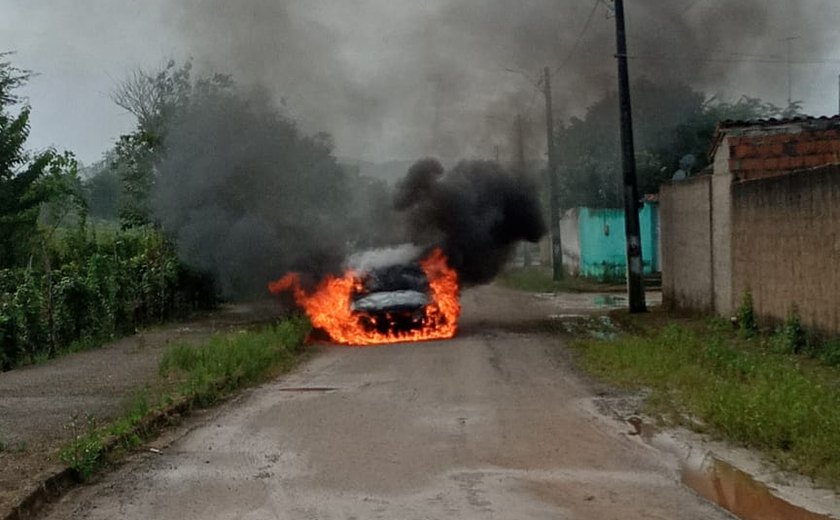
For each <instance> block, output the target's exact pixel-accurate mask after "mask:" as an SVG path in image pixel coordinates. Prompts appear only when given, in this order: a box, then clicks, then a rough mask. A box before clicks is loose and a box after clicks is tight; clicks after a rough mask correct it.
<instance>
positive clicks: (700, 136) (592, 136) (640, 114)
mask: <svg viewBox="0 0 840 520" xmlns="http://www.w3.org/2000/svg"><path fill="white" fill-rule="evenodd" d="M631 90H632V99H633V126H634V134H635V141H636V161H637V175H638V182H639V191H640V193H643V194H655V193H658V192H659V186H660V185H661V184H662V183H663V182H665V181H667V180H670V179H671V178H672V177H673V175H674V174H675V173H676V172H677V171H678V170H683V172H684V173H685V174H687V175H692V174H697V173H699V172H701V171H702V170H704V169H705V168H706V167H708V166H709V157H708V153H709V150H710V147H711V144H712V140H713V138H714V134H715V129H716V128H717V124H718V123H719V122H721V121H725V120H730V119H731V120H739V121H746V120H754V119H766V118H779V117H792V116H797V115H800V114H801V103H800V102H794V103H792V104H791V106H789V107H785V108H781V107H777V106H775V105H773V104H771V103H767V102H764V101H762V100H760V99H758V98H753V97H749V96H744V97H741V98H740V99H738V100H737V101H734V102H731V101H726V100H724V99H721V98H719V97H717V96H712V97H709V96H707V95H705V94H704V93H702V92H699V91H697V90H695V89H693V88H692V87H690V86H689V85H685V84H679V83H656V82H653V81H651V80H649V79H646V78H641V79H639V80H637V81H636V82H634V84H633V85H632V89H631ZM555 150H556V154H557V159H558V160H557V164H558V166H557V175H558V180H559V186H560V187H561V189H560V193H561V196H560V198H561V206H562V207H564V208H572V207H581V206H584V207H594V208H619V207H623V204H624V201H623V194H622V181H621V162H620V161H621V152H620V141H619V132H618V94H617V93H616V92H614V91H613V92H610V93H608V94H606V95H605V96H604V97H602V98H601V99H599V100H598V101H596V102H595V103H593V104H592V105H591V106H589V107H588V109H587V110H586V112H585V114H584V115H583V116H582V117H573V118H570V119H569V120H567V121H564V122H563V123H562V124H561V125H560V126H559V128H557V130H556V132H555Z"/></svg>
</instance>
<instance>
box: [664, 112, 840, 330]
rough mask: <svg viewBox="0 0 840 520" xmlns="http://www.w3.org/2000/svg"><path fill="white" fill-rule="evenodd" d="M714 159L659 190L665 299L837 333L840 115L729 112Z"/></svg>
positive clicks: (690, 306) (839, 310)
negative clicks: (793, 316) (733, 117)
mask: <svg viewBox="0 0 840 520" xmlns="http://www.w3.org/2000/svg"><path fill="white" fill-rule="evenodd" d="M710 159H711V162H712V166H713V167H712V172H711V174H710V175H703V176H698V177H695V178H690V179H687V180H685V181H680V182H670V183H666V184H664V185H663V186H662V189H661V191H660V221H661V243H662V284H663V301H664V303H665V304H666V305H669V306H673V307H681V308H688V309H695V310H705V311H713V312H715V313H718V314H720V315H723V316H731V315H733V314H734V313H735V311H736V309H737V307H738V305H739V304H740V302H741V300H742V298H743V295H744V294H745V293H746V292H747V291H749V292H750V293H751V294H752V296H753V301H754V308H755V311H756V313H757V314H758V315H759V316H760V317H763V318H765V319H766V320H767V321H781V320H784V319H785V318H786V316H787V315H788V313H790V312H791V310H792V309H794V308H795V309H797V312H799V313H800V315H801V318H802V321H803V323H804V324H806V325H808V326H810V327H811V328H812V329H815V330H820V331H826V332H829V333H840V269H837V266H838V265H840V116H838V117H821V118H794V119H784V120H762V121H726V122H723V123H721V124H720V125H719V126H718V129H717V134H716V137H715V140H714V144H713V146H712V150H711V156H710Z"/></svg>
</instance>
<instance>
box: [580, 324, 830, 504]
mask: <svg viewBox="0 0 840 520" xmlns="http://www.w3.org/2000/svg"><path fill="white" fill-rule="evenodd" d="M658 313H660V315H659V316H652V317H650V316H646V317H640V318H638V320H636V319H635V318H628V317H627V315H626V314H623V315H621V316H618V320H617V321H618V322H619V323H622V322H623V323H627V322H628V321H630V322H633V321H634V320H635V321H636V323H635V325H636V327H634V328H633V332H631V333H626V334H622V335H620V336H619V337H618V338H617V339H614V340H611V341H601V340H581V341H577V342H575V346H576V348H577V349H579V352H580V354H581V356H580V357H581V361H582V364H583V366H584V368H585V369H587V370H588V371H590V372H591V373H593V374H595V375H596V376H598V377H599V378H602V379H604V380H606V381H609V382H611V383H613V384H616V385H618V386H621V387H624V388H628V389H637V388H641V387H646V388H649V389H650V390H651V391H652V393H651V397H650V399H649V400H648V403H647V406H648V410H647V411H648V412H649V413H651V414H652V415H654V416H656V417H658V418H660V419H661V420H663V422H665V423H667V424H677V425H682V426H686V427H689V428H692V429H694V430H697V431H700V432H703V433H708V434H710V435H712V436H713V437H715V438H719V439H725V440H728V441H730V442H734V443H737V444H740V445H743V446H745V447H749V448H755V449H758V450H761V451H763V452H764V453H766V454H767V455H769V457H770V458H771V459H772V460H773V461H774V462H776V463H777V464H778V465H779V466H780V467H781V468H782V469H785V470H790V471H796V472H799V473H801V474H803V475H807V476H809V477H812V478H814V479H815V480H817V481H819V482H821V483H826V484H828V485H831V486H833V487H835V488H837V487H840V449H838V446H840V368H838V367H836V366H834V367H833V366H830V365H828V364H826V363H825V362H822V361H820V360H818V359H814V358H809V357H805V356H802V355H798V354H794V353H792V352H791V351H790V349H789V341H790V338H789V336H790V332H789V331H786V330H785V329H784V328H781V329H779V330H777V332H775V333H774V334H769V335H768V334H764V335H755V336H753V337H750V338H747V337H745V336H744V335H742V334H738V333H737V332H736V331H735V330H734V329H733V327H732V325H731V324H730V323H728V322H725V321H722V320H711V321H709V320H698V319H696V318H695V319H690V318H686V317H683V318H681V319H680V323H679V324H677V323H670V324H665V325H663V324H662V323H663V321H664V320H663V316H664V315H665V314H664V313H663V312H662V311H658ZM616 314H617V315H618V314H619V313H616ZM830 352H831V353H832V354H831V355H835V354H836V350H831V351H830Z"/></svg>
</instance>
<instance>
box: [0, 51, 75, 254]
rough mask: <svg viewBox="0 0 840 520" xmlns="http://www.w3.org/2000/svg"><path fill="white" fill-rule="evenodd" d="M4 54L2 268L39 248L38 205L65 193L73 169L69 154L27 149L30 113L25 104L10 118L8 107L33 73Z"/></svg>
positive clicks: (0, 96) (0, 99) (0, 101)
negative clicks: (16, 66) (14, 64)
mask: <svg viewBox="0 0 840 520" xmlns="http://www.w3.org/2000/svg"><path fill="white" fill-rule="evenodd" d="M8 55H9V54H8V53H0V269H4V268H10V267H14V266H18V265H22V264H24V263H26V262H27V261H30V259H31V257H32V254H33V251H34V250H36V249H37V247H38V242H39V240H38V238H39V229H38V218H39V216H40V214H41V207H42V205H43V204H44V203H45V202H47V201H49V200H51V199H57V198H59V195H61V194H62V193H65V192H66V191H67V190H68V186H69V183H68V182H67V180H66V179H65V177H67V176H69V177H72V175H73V172H74V171H75V161H74V160H73V158H72V155H70V154H63V155H61V154H58V153H56V152H55V151H53V150H47V151H45V152H42V153H38V154H30V153H28V152H27V151H26V150H25V148H24V144H25V143H26V139H27V138H28V137H29V116H30V112H31V110H30V108H29V106H26V105H24V106H23V107H22V108H21V109H20V110H19V112H18V113H17V114H13V113H12V112H11V111H10V109H11V108H12V107H13V106H14V105H15V104H17V103H18V102H19V101H20V99H19V98H18V97H17V95H16V94H15V92H14V91H15V89H17V88H19V87H21V86H22V85H24V84H25V83H26V81H27V80H28V79H29V78H30V76H31V73H29V72H28V71H23V70H20V69H17V68H15V67H13V66H12V65H11V64H10V63H9V62H8V61H2V60H3V59H4V58H6V57H8ZM68 170H69V173H67V171H68Z"/></svg>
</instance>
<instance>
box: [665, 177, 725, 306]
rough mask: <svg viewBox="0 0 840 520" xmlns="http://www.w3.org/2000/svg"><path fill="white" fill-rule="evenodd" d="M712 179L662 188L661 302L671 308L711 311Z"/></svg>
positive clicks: (712, 301)
mask: <svg viewBox="0 0 840 520" xmlns="http://www.w3.org/2000/svg"><path fill="white" fill-rule="evenodd" d="M711 191H712V176H710V175H705V176H701V177H694V178H690V179H687V180H684V181H680V182H673V183H668V184H664V185H662V189H661V191H660V193H659V205H660V207H659V219H660V229H661V232H662V251H661V255H660V256H661V258H662V299H663V304H664V305H666V306H668V307H673V308H688V309H696V310H704V311H712V310H713V309H714V298H713V292H714V291H713V284H712V221H711V205H712V194H711Z"/></svg>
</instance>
